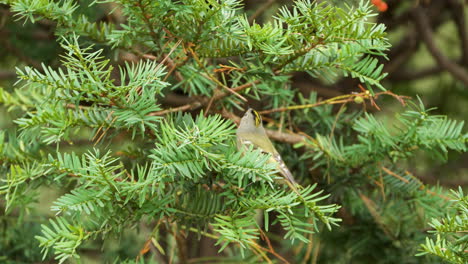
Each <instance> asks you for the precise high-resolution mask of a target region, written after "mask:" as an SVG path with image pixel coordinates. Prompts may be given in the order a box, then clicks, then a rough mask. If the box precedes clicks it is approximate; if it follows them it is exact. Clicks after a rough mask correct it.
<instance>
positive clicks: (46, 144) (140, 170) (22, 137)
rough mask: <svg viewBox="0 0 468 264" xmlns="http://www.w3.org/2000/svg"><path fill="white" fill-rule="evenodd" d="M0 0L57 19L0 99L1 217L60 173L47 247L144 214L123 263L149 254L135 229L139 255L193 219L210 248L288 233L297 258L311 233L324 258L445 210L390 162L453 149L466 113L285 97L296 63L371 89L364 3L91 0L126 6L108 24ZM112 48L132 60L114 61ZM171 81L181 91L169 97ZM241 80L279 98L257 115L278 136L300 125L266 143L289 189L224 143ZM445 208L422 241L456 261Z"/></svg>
mask: <svg viewBox="0 0 468 264" xmlns="http://www.w3.org/2000/svg"><path fill="white" fill-rule="evenodd" d="M0 3H3V4H6V5H8V6H10V10H11V11H12V12H14V13H15V16H16V18H17V19H18V20H19V21H20V22H21V23H36V22H37V21H40V20H42V19H47V20H49V21H52V22H54V23H55V24H56V35H57V39H58V41H59V42H60V47H61V49H62V52H61V56H60V62H59V63H58V64H59V66H58V67H56V66H53V65H46V64H42V67H41V68H34V67H30V66H26V67H18V68H17V75H18V81H17V83H16V84H15V86H14V89H6V88H5V89H0V103H1V104H2V105H4V106H5V107H6V109H8V110H9V111H10V112H12V113H15V115H16V116H17V118H15V119H14V128H12V129H8V130H5V131H0V195H1V197H2V199H4V201H5V204H0V206H2V207H3V206H4V207H5V208H4V209H5V212H6V214H7V215H6V216H0V221H5V222H7V221H8V223H11V222H12V221H11V220H9V219H8V218H7V217H9V216H11V215H14V216H16V215H18V216H19V219H23V218H24V217H25V216H27V215H28V214H30V213H31V212H33V211H34V208H33V207H34V205H35V204H34V202H35V201H36V200H37V199H38V198H39V193H40V191H41V188H46V187H48V188H50V189H53V190H58V191H59V195H58V197H57V198H56V199H55V200H54V201H53V203H52V204H51V205H50V211H51V212H52V213H54V214H56V215H55V216H52V217H50V219H49V221H48V222H47V221H45V220H44V221H43V222H42V223H43V224H42V225H41V227H40V229H41V232H36V233H35V237H36V240H35V241H37V242H39V245H38V247H40V248H41V250H42V254H43V258H44V259H48V258H51V254H53V255H54V258H55V259H56V260H58V261H59V262H60V263H63V262H66V261H68V260H69V259H70V258H74V259H76V260H80V259H82V252H81V251H80V250H81V248H83V247H84V245H89V244H92V243H93V241H96V240H98V241H100V240H101V239H102V240H103V241H107V240H110V239H111V238H113V237H122V236H124V235H123V233H124V232H125V231H128V230H136V229H139V228H141V229H143V230H144V229H145V228H149V229H150V230H149V232H147V233H145V234H144V236H145V239H146V241H147V244H145V245H138V247H139V248H138V250H139V252H140V257H141V258H140V259H137V260H135V261H130V260H126V261H127V263H146V262H151V261H152V260H150V259H149V258H145V256H144V255H145V254H146V253H147V252H148V250H146V249H147V247H149V246H148V245H149V243H151V245H152V246H154V248H156V250H155V251H154V252H152V253H151V254H153V255H158V256H160V257H161V258H167V260H168V262H169V261H170V260H173V258H175V261H179V262H184V261H187V259H184V248H186V246H184V245H183V243H184V241H185V242H187V241H189V239H191V237H190V234H195V235H196V236H197V238H199V237H201V236H203V237H206V238H209V239H212V240H213V241H212V242H213V244H216V245H217V250H219V254H220V257H219V259H217V260H219V262H223V261H233V262H240V261H249V262H252V263H258V262H265V261H266V262H271V260H270V258H272V257H277V258H278V259H280V258H279V257H278V256H279V253H282V252H279V253H278V252H276V251H275V250H274V249H272V246H271V243H270V240H275V241H274V242H277V243H278V244H286V243H287V245H288V247H294V250H295V254H294V257H295V261H296V262H298V261H299V260H302V259H305V258H308V256H310V250H312V248H313V247H318V246H316V245H321V246H320V250H321V253H320V258H323V259H324V260H327V261H328V262H334V263H350V262H352V260H355V259H358V258H359V259H364V260H366V261H368V262H369V263H400V262H401V259H404V258H405V257H408V256H411V257H412V256H414V254H415V251H416V250H417V247H418V245H419V244H420V243H422V241H423V240H424V239H425V238H424V234H422V232H420V230H421V229H423V228H424V227H425V225H426V220H427V219H428V218H439V217H442V214H443V213H444V212H445V211H446V210H450V209H449V208H448V202H447V201H446V200H445V199H444V197H445V196H446V193H445V190H444V189H443V188H440V187H438V186H428V185H426V184H424V183H423V182H422V181H421V180H420V179H418V177H417V176H415V175H414V174H412V173H411V172H409V171H408V170H407V169H406V167H405V166H404V163H405V162H407V161H411V159H414V158H418V157H419V156H418V155H420V153H427V154H429V155H432V156H433V158H434V159H436V160H438V161H446V160H447V159H448V155H449V153H450V152H452V151H457V152H465V151H466V142H467V139H468V135H467V134H466V133H465V132H464V124H463V122H459V121H456V120H450V119H448V118H447V117H445V116H441V115H431V110H432V109H425V107H424V105H423V104H422V102H421V101H420V100H419V102H417V103H412V104H411V106H410V107H407V108H406V109H405V110H404V111H403V112H402V113H400V114H396V116H395V119H394V120H392V121H388V120H384V119H382V118H380V117H379V116H377V115H375V114H372V113H367V112H364V111H358V110H356V109H353V108H352V106H349V108H351V109H348V106H345V105H343V106H342V107H341V108H340V109H339V110H338V112H337V111H335V110H336V109H334V108H333V107H332V106H331V105H322V106H320V107H300V108H294V106H295V105H296V104H301V105H314V104H317V103H318V98H317V95H316V94H314V93H312V94H311V95H310V96H309V97H305V95H304V94H302V93H301V91H300V90H299V89H296V88H295V87H293V86H292V85H291V74H292V73H294V72H307V73H308V74H310V75H312V76H313V77H317V78H319V77H320V78H325V79H328V80H330V81H333V80H334V78H335V77H336V76H338V75H343V76H349V77H351V78H355V79H356V80H357V81H359V82H361V83H362V84H363V85H365V86H366V87H367V89H369V90H370V91H371V92H372V90H373V89H374V88H377V89H379V90H381V91H384V90H385V89H384V87H383V86H382V84H381V80H382V79H383V78H384V77H385V76H386V74H385V73H384V72H383V71H382V69H383V66H382V65H380V64H379V63H378V59H377V57H379V56H381V57H384V58H385V53H384V52H385V51H386V50H387V49H388V47H389V44H388V42H387V39H386V37H385V27H384V26H383V25H381V24H378V23H375V22H372V17H373V16H374V14H373V13H372V10H371V6H370V4H368V3H367V2H364V1H362V2H361V3H360V4H359V5H358V6H357V7H347V6H346V7H344V8H340V7H335V6H332V5H330V4H327V3H324V2H322V1H321V2H320V3H318V2H311V1H309V0H298V1H296V2H294V4H292V5H290V6H284V7H281V8H279V10H278V12H277V13H276V15H275V16H273V18H271V20H270V21H267V22H265V23H262V24H260V23H257V22H255V21H250V20H249V18H248V17H247V16H246V15H245V14H244V13H243V6H242V2H241V1H238V0H228V1H214V0H209V1H206V0H182V1H170V0H163V1H150V0H137V1H134V0H132V1H127V0H121V1H95V2H93V3H91V4H92V5H91V6H92V7H93V8H94V7H96V8H97V7H103V6H104V7H106V6H109V5H111V6H112V7H113V8H115V10H114V11H115V12H118V13H119V15H116V16H122V17H123V18H124V19H121V20H119V21H120V22H118V23H116V24H114V23H111V22H94V20H93V19H92V17H90V16H88V15H87V13H86V12H85V11H84V9H86V7H87V6H84V4H80V3H78V2H76V1H68V0H64V1H49V0H21V1H15V0H3V1H2V0H0ZM109 15H112V13H111V14H109ZM122 17H121V18H122ZM122 54H131V55H132V56H133V57H135V58H136V59H132V60H128V61H126V62H125V63H116V62H115V61H114V59H115V58H118V57H119V55H122ZM172 93H177V94H182V95H184V96H186V97H187V98H189V99H190V102H189V103H188V104H186V105H183V106H181V107H177V108H171V107H169V106H167V105H166V103H167V101H166V100H165V98H166V97H168V95H170V94H172ZM371 94H372V93H368V94H366V95H365V97H366V99H369V98H370V96H371ZM244 97H245V98H248V99H253V100H255V99H260V100H261V101H262V102H263V106H264V107H265V109H272V108H278V107H286V108H287V109H288V110H290V112H289V113H288V114H285V112H284V111H279V112H275V113H271V114H270V115H268V116H266V117H267V118H265V120H266V121H268V122H267V123H268V124H267V123H265V125H266V126H267V129H268V130H269V131H271V130H273V129H275V130H276V129H278V128H279V127H282V125H283V124H285V123H284V121H285V120H286V121H287V123H288V124H289V128H291V130H292V131H291V132H292V133H293V134H286V135H289V136H291V135H294V136H296V137H295V138H297V137H300V140H296V141H294V144H290V143H291V141H288V140H282V142H278V143H279V144H276V146H277V148H278V150H279V152H281V154H282V157H283V159H284V160H285V162H286V164H288V166H289V167H290V168H291V170H292V172H293V174H294V177H295V178H296V179H297V181H298V182H299V183H301V186H298V190H297V192H294V191H292V190H291V189H290V188H288V187H287V186H286V185H284V184H282V183H281V177H280V176H279V175H278V170H277V167H276V165H275V164H272V163H270V162H269V159H270V156H269V155H268V154H264V153H261V152H260V151H258V150H254V149H250V150H249V151H246V152H245V153H242V152H240V151H239V150H238V149H237V147H236V140H235V125H234V124H233V122H232V121H231V120H229V119H230V118H231V119H233V120H235V119H236V118H232V116H234V113H237V112H236V111H237V110H239V109H242V108H244V106H245V105H243V101H242V100H243V99H241V98H244ZM288 107H289V108H288ZM199 109H203V111H198V110H199ZM183 112H185V113H183ZM219 113H222V115H220V114H219ZM226 113H228V114H226ZM270 120H280V122H281V124H280V125H278V123H276V122H273V121H270ZM291 124H292V125H291ZM303 135H306V136H303ZM280 141H281V140H280ZM460 193H461V191H460ZM458 197H459V200H460V201H461V200H462V198H460V197H461V196H458ZM459 204H462V203H461V202H460V203H459ZM434 205H436V206H437V209H434ZM460 208H461V209H460V212H463V210H464V209H466V208H462V207H460ZM415 212H417V214H418V215H417V216H418V217H415ZM460 215H461V214H460ZM341 218H342V219H341ZM447 219H448V220H444V221H442V222H437V221H436V220H434V221H436V222H432V224H431V225H432V226H433V228H435V229H437V230H438V232H440V234H439V236H440V237H441V239H439V240H437V241H436V242H434V241H432V240H427V241H428V242H427V244H426V246H423V248H424V250H425V251H426V252H428V253H431V254H435V255H438V256H442V257H444V258H446V259H448V260H453V259H456V258H460V255H457V254H458V253H459V252H463V250H465V248H462V246H463V244H462V242H463V241H465V242H466V238H462V237H461V236H460V237H458V234H457V233H455V234H456V235H453V236H452V237H444V236H442V234H443V233H444V234H445V233H447V232H449V231H450V232H452V231H456V230H462V229H456V228H459V226H460V219H462V220H463V218H461V216H459V215H457V217H452V218H450V219H449V218H447ZM41 221H42V220H41ZM463 221H464V220H463ZM463 221H462V224H463ZM350 223H353V224H350ZM21 225H24V222H22V221H18V223H16V224H15V225H14V226H15V228H3V227H2V226H0V230H2V231H3V232H4V233H5V234H7V235H6V236H5V237H7V238H6V239H8V238H10V237H14V238H15V239H18V240H20V239H19V238H18V236H17V235H16V236H13V235H12V233H13V232H16V231H14V230H17V229H21ZM338 225H341V227H340V228H339V229H338V228H335V227H336V226H338ZM142 226H143V228H142ZM439 227H441V228H442V229H440V230H439V229H438V228H439ZM449 227H454V228H452V229H450V228H449ZM37 228H39V227H37ZM278 228H279V229H280V230H281V231H278V230H275V229H278ZM444 228H445V229H444ZM32 229H33V228H32ZM465 230H466V228H465ZM36 231H37V230H36ZM143 233H144V232H143ZM30 236H31V235H30ZM30 236H29V237H30ZM455 236H456V238H455V239H454V237H455ZM347 238H348V239H347ZM444 239H445V240H444ZM463 239H464V240H463ZM283 240H284V241H283ZM0 241H3V240H1V239H0ZM192 241H193V240H192ZM316 242H318V243H316ZM1 246H2V245H1V244H0V249H1ZM441 248H446V249H449V250H445V251H444V250H441ZM313 250H316V249H313ZM317 250H319V248H317ZM460 250H462V251H460ZM155 252H156V253H155ZM169 252H170V253H169ZM174 252H175V253H174ZM307 252H308V253H307ZM336 252H342V254H336ZM455 253H457V254H455ZM169 254H176V255H175V256H174V255H170V256H169ZM383 254H385V255H386V256H390V257H389V258H388V259H386V260H383V259H382V255H383ZM449 254H450V255H449ZM10 256H11V255H8V256H7V258H10ZM134 257H136V256H132V258H134ZM185 257H186V256H185ZM425 257H427V256H425ZM425 257H424V258H425ZM8 260H10V259H8ZM425 260H427V262H428V263H430V261H431V259H429V258H426V259H425ZM34 261H36V262H37V261H39V260H37V259H35V260H34ZM116 261H117V262H118V261H124V260H123V259H118V260H116ZM385 261H387V262H385Z"/></svg>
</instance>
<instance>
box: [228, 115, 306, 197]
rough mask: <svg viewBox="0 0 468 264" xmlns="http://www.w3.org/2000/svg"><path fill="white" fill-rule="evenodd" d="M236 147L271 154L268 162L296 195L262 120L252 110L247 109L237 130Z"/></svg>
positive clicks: (288, 173) (292, 183)
mask: <svg viewBox="0 0 468 264" xmlns="http://www.w3.org/2000/svg"><path fill="white" fill-rule="evenodd" d="M236 135H237V147H238V149H240V150H244V151H245V150H246V149H248V148H249V146H250V145H253V147H254V149H260V150H261V151H262V152H263V153H267V154H271V158H270V162H274V163H276V164H277V167H278V170H279V171H280V173H281V175H283V176H284V178H285V179H286V183H287V184H288V185H289V186H290V187H291V188H292V189H293V190H294V191H295V192H296V193H297V189H296V187H295V185H296V182H295V181H294V178H293V176H292V174H291V172H290V171H289V169H288V167H287V166H286V164H284V162H283V160H282V159H281V155H280V154H279V153H278V151H277V150H276V149H275V147H274V146H273V143H271V141H270V139H269V138H268V135H267V134H266V132H265V129H264V128H263V124H262V118H261V116H260V114H259V113H257V111H255V110H254V109H252V108H249V109H247V111H246V112H245V114H244V116H243V117H242V119H241V121H240V125H239V128H237V133H236Z"/></svg>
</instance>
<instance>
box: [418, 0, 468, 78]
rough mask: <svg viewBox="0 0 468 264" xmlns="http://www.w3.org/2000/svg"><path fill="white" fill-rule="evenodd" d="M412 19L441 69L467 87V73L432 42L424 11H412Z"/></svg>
mask: <svg viewBox="0 0 468 264" xmlns="http://www.w3.org/2000/svg"><path fill="white" fill-rule="evenodd" d="M412 14H413V18H414V22H415V24H416V27H417V28H418V31H419V34H420V36H421V37H422V39H423V41H424V42H425V43H426V46H427V49H428V50H429V52H430V53H431V54H432V56H433V57H434V59H435V60H436V61H437V63H439V64H440V65H441V66H442V67H443V68H445V69H446V70H447V71H448V72H450V73H451V74H452V75H453V76H454V77H455V78H457V79H458V80H460V81H461V82H463V83H464V84H465V85H466V86H467V87H468V71H466V70H465V69H464V68H463V67H461V66H459V65H458V64H456V63H453V62H452V61H450V60H449V59H448V58H447V57H445V56H444V55H443V54H442V52H441V51H440V50H439V49H438V48H437V46H436V44H435V42H434V35H433V32H432V30H431V27H430V24H429V21H428V18H427V16H426V14H425V13H424V11H423V10H422V9H421V8H420V7H418V8H415V10H414V11H413V13H412Z"/></svg>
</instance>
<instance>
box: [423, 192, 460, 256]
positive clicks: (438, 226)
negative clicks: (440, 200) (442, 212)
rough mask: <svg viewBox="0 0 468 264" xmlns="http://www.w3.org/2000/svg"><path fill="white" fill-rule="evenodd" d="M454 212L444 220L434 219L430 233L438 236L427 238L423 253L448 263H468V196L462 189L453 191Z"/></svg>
mask: <svg viewBox="0 0 468 264" xmlns="http://www.w3.org/2000/svg"><path fill="white" fill-rule="evenodd" d="M452 196H453V200H452V205H451V207H452V208H453V210H452V211H451V212H450V213H448V214H447V215H446V216H445V217H444V218H442V219H437V218H433V219H432V221H431V222H430V224H429V225H430V226H431V227H432V228H433V229H434V230H431V231H429V232H430V233H434V234H435V235H436V238H435V239H431V238H429V237H427V238H426V243H425V244H421V251H422V252H421V253H419V255H424V254H433V255H436V256H438V257H440V258H442V259H443V260H444V261H446V262H448V263H466V261H467V260H468V253H467V248H468V246H467V245H468V243H467V241H468V235H467V234H466V230H467V229H468V196H466V195H464V194H463V190H462V189H461V187H460V188H459V190H458V191H453V190H452Z"/></svg>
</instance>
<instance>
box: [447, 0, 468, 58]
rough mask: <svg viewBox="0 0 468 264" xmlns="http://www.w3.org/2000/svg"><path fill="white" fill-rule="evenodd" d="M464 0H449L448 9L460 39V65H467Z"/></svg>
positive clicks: (467, 38) (467, 39) (467, 51)
mask: <svg viewBox="0 0 468 264" xmlns="http://www.w3.org/2000/svg"><path fill="white" fill-rule="evenodd" d="M463 2H464V1H460V0H449V1H448V4H449V5H450V6H451V8H450V11H451V13H452V14H453V20H454V22H455V25H456V26H457V31H458V35H459V37H460V41H461V51H462V62H461V64H462V65H465V66H468V32H467V28H466V16H465V9H464V3H463Z"/></svg>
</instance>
